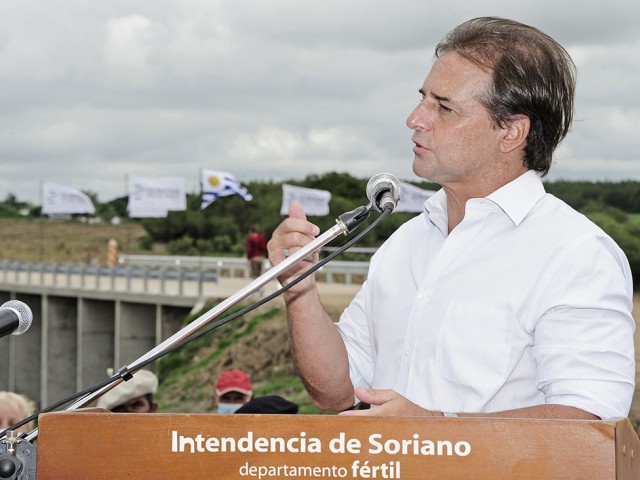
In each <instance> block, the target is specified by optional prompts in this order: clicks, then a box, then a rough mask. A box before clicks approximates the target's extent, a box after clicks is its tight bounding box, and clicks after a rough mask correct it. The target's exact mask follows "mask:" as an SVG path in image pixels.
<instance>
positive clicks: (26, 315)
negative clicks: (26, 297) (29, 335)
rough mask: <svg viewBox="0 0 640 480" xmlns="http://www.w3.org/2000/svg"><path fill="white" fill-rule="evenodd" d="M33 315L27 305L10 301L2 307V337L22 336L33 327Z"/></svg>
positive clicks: (0, 329) (0, 309)
mask: <svg viewBox="0 0 640 480" xmlns="http://www.w3.org/2000/svg"><path fill="white" fill-rule="evenodd" d="M32 321H33V314H32V313H31V309H30V308H29V307H28V306H27V304H26V303H23V302H21V301H19V300H9V301H8V302H5V303H3V304H2V306H0V337H4V336H5V335H9V334H11V335H22V334H23V333H24V332H26V331H27V330H28V329H29V327H30V326H31V322H32Z"/></svg>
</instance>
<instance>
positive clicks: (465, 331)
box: [338, 171, 635, 418]
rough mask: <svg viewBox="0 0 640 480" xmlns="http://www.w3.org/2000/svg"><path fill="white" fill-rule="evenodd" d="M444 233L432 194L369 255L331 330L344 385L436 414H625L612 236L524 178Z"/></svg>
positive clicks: (629, 337) (627, 392)
mask: <svg viewBox="0 0 640 480" xmlns="http://www.w3.org/2000/svg"><path fill="white" fill-rule="evenodd" d="M447 230H448V229H447V209H446V194H445V192H444V190H440V191H439V192H437V193H436V194H435V195H433V196H432V197H431V198H430V199H429V200H427V201H426V202H425V212H424V213H422V214H421V215H419V216H417V217H415V218H413V219H411V220H410V221H408V222H407V223H405V224H404V225H402V226H401V227H400V228H399V229H398V230H397V231H396V232H395V233H394V234H393V235H392V236H391V238H389V240H387V242H385V243H384V245H383V246H382V247H381V248H380V249H379V250H378V252H377V253H376V254H375V255H374V256H373V258H372V260H371V265H370V269H369V276H368V279H367V281H366V282H365V283H364V285H363V287H362V289H361V290H360V292H359V293H358V294H357V295H356V297H355V298H354V300H353V302H352V303H351V305H350V306H349V307H347V309H346V310H345V312H344V313H343V315H342V317H341V318H340V322H339V323H338V330H339V332H340V334H341V335H342V338H343V339H344V342H345V344H346V347H347V351H348V354H349V365H350V373H351V381H352V382H353V384H354V386H360V387H363V388H377V389H393V390H395V391H397V392H398V393H400V394H402V395H404V396H405V397H407V398H408V399H409V400H411V401H413V402H415V403H417V404H419V405H421V406H422V407H424V408H427V409H429V410H437V411H448V412H468V413H482V412H484V413H490V412H499V411H504V410H510V409H515V408H523V407H530V406H535V405H541V404H545V403H549V404H560V405H568V406H573V407H577V408H580V409H583V410H586V411H588V412H591V413H593V414H595V415H597V416H599V417H601V418H613V417H625V416H627V415H628V413H629V408H630V405H631V399H632V396H633V390H634V384H635V382H634V379H635V360H634V345H633V333H634V329H635V322H634V320H633V317H632V316H631V308H632V294H633V293H632V281H631V272H630V269H629V264H628V261H627V259H626V257H625V255H624V253H623V252H622V250H620V248H619V247H618V246H617V245H616V244H615V243H614V241H613V240H612V239H611V238H610V237H609V236H608V235H607V234H606V233H604V232H603V231H602V230H601V229H600V228H598V227H597V226H596V225H595V224H593V223H592V222H591V221H589V220H588V219H587V218H586V217H585V216H583V215H582V214H580V213H578V212H576V211H575V210H573V209H572V208H571V207H569V206H568V205H566V204H565V203H564V202H562V201H561V200H559V199H557V198H556V197H554V196H553V195H550V194H547V193H545V191H544V187H543V185H542V182H541V180H540V178H539V177H538V175H537V174H536V173H535V172H533V171H529V172H527V173H525V174H524V175H522V176H520V177H519V178H517V179H515V180H514V181H512V182H511V183H509V184H507V185H505V186H504V187H502V188H500V189H499V190H497V191H495V192H494V193H492V194H491V195H489V196H488V197H487V198H478V199H471V200H469V201H468V202H467V204H466V209H465V215H464V219H463V220H462V222H461V223H460V224H459V225H458V226H457V227H456V228H455V229H454V230H453V231H452V232H451V233H450V234H448V233H447Z"/></svg>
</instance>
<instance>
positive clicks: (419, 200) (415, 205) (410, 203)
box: [394, 181, 436, 212]
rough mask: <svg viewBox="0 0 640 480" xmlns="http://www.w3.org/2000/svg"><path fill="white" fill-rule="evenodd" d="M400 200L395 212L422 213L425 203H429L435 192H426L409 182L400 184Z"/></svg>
mask: <svg viewBox="0 0 640 480" xmlns="http://www.w3.org/2000/svg"><path fill="white" fill-rule="evenodd" d="M400 191H401V192H402V193H401V194H400V200H399V201H398V206H397V207H396V208H395V209H394V212H422V210H423V208H424V202H426V201H427V199H428V198H429V197H431V195H433V194H434V193H436V192H435V190H424V189H422V188H418V187H416V186H415V185H411V184H410V183H407V182H402V181H401V182H400Z"/></svg>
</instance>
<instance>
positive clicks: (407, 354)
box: [404, 348, 411, 357]
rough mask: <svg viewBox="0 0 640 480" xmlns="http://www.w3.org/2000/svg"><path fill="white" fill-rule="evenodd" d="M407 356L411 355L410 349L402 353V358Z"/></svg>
mask: <svg viewBox="0 0 640 480" xmlns="http://www.w3.org/2000/svg"><path fill="white" fill-rule="evenodd" d="M409 355H411V349H410V348H407V349H406V350H405V351H404V356H405V357H408V356H409Z"/></svg>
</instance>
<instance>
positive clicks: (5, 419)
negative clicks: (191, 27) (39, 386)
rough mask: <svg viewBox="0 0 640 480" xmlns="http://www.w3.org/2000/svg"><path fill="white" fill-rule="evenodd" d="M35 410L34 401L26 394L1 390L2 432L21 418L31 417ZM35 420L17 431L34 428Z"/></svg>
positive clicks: (0, 429)
mask: <svg viewBox="0 0 640 480" xmlns="http://www.w3.org/2000/svg"><path fill="white" fill-rule="evenodd" d="M34 412H35V405H34V403H33V402H32V401H31V400H29V399H28V398H27V397H25V396H24V395H20V394H18V393H14V392H7V391H2V392H0V432H1V431H3V430H6V429H7V428H9V427H10V426H11V425H15V424H16V423H18V422H19V421H21V420H24V419H25V418H27V417H30V416H31V415H33V413H34ZM33 428H34V426H33V422H29V423H27V424H25V425H23V426H21V427H18V428H17V429H16V430H15V431H16V432H17V433H22V432H30V431H31V430H33Z"/></svg>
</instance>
